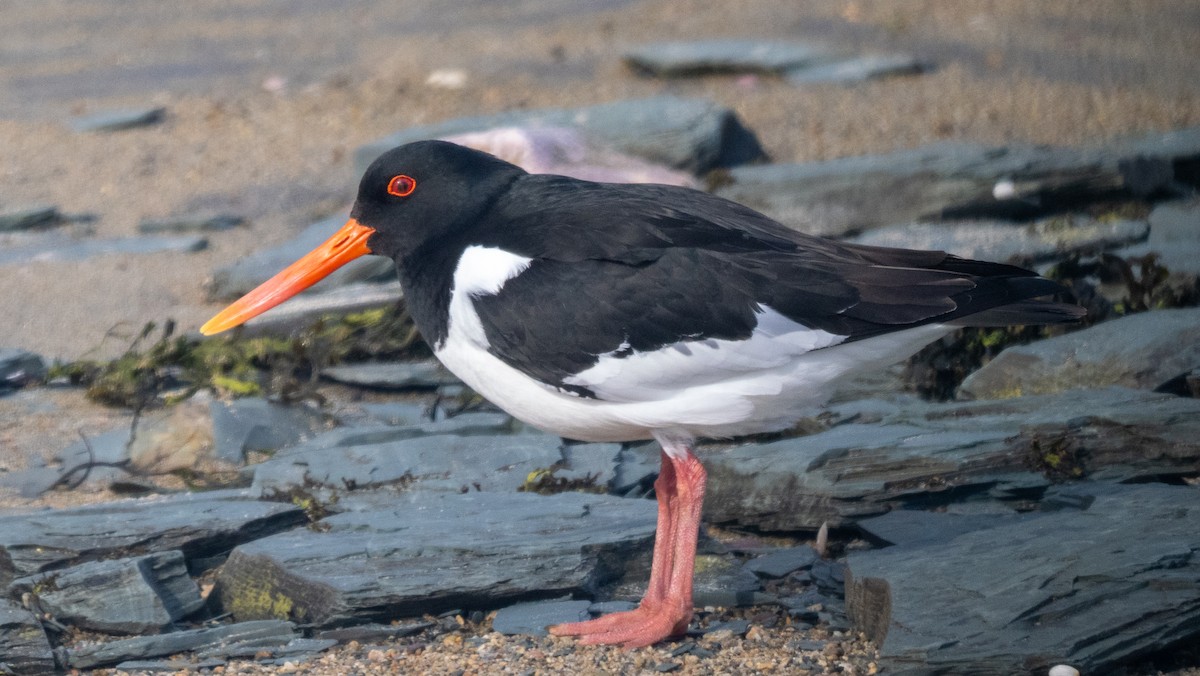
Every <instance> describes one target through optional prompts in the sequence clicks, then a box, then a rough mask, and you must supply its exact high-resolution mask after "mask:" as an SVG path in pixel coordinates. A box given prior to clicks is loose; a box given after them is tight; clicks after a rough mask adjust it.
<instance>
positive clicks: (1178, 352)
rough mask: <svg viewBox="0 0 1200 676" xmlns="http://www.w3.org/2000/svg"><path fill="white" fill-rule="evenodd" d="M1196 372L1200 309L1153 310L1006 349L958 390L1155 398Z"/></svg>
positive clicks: (966, 395)
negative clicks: (1136, 392) (1112, 390)
mask: <svg viewBox="0 0 1200 676" xmlns="http://www.w3.org/2000/svg"><path fill="white" fill-rule="evenodd" d="M1197 367H1200V308H1177V309H1170V310H1152V311H1150V312H1142V313H1138V314H1134V315H1128V316H1125V317H1121V318H1119V319H1114V320H1111V321H1107V322H1104V323H1102V324H1097V325H1095V326H1092V327H1090V328H1087V329H1084V330H1082V331H1075V332H1073V333H1068V334H1065V335H1061V336H1055V337H1054V338H1047V339H1045V340H1040V341H1037V342H1035V343H1030V344H1028V345H1018V346H1014V347H1010V348H1008V349H1006V350H1004V351H1003V352H1001V353H1000V354H999V355H998V356H997V357H996V358H995V359H993V360H992V361H990V362H988V363H987V365H985V366H984V367H983V368H981V369H979V370H978V371H976V372H975V373H972V374H971V375H970V376H968V377H967V379H966V380H964V381H963V383H962V385H961V386H959V389H958V396H959V398H962V399H1005V398H1010V397H1018V396H1023V395H1030V394H1048V393H1053V392H1061V391H1063V390H1069V389H1074V388H1101V387H1108V386H1112V385H1119V386H1122V387H1135V388H1141V389H1147V390H1152V389H1155V388H1157V387H1159V386H1160V385H1162V384H1163V383H1165V382H1167V381H1168V380H1170V379H1172V378H1175V377H1176V376H1178V375H1179V374H1181V373H1185V372H1187V371H1191V370H1193V369H1195V368H1197Z"/></svg>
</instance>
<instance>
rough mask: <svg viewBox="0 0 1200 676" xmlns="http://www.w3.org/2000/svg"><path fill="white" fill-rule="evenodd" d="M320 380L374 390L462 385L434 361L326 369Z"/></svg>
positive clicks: (439, 363) (358, 365)
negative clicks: (325, 379) (324, 379)
mask: <svg viewBox="0 0 1200 676" xmlns="http://www.w3.org/2000/svg"><path fill="white" fill-rule="evenodd" d="M321 377H323V378H327V379H329V380H332V381H334V382H337V383H342V384H343V385H356V386H358V387H367V388H371V389H378V390H410V389H437V388H438V387H440V386H442V385H454V384H459V383H461V382H462V381H460V380H459V379H458V378H457V377H456V376H455V375H454V374H453V373H450V372H449V371H447V370H446V367H444V366H442V363H441V362H439V361H438V360H436V359H427V360H424V361H390V362H360V363H357V364H345V365H341V366H329V367H326V368H324V369H322V370H321Z"/></svg>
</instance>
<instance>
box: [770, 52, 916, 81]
mask: <svg viewBox="0 0 1200 676" xmlns="http://www.w3.org/2000/svg"><path fill="white" fill-rule="evenodd" d="M926 69H927V66H926V65H925V64H924V63H922V62H921V61H920V60H919V59H917V57H915V56H913V55H912V54H864V55H862V56H855V57H852V58H848V59H837V60H835V61H829V62H824V63H816V64H811V65H808V66H802V67H799V68H789V69H787V72H786V73H784V76H785V77H786V78H787V80H788V82H790V83H792V84H797V85H804V84H825V83H833V84H855V83H858V82H865V81H867V80H877V79H879V78H884V77H890V76H896V75H915V74H917V73H921V72H924V71H925V70H926Z"/></svg>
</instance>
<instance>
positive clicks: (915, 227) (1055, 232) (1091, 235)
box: [850, 216, 1150, 262]
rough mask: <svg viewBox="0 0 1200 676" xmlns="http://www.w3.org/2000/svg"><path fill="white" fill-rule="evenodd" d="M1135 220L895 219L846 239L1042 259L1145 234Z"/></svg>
mask: <svg viewBox="0 0 1200 676" xmlns="http://www.w3.org/2000/svg"><path fill="white" fill-rule="evenodd" d="M1149 232H1150V225H1149V224H1148V223H1147V222H1146V221H1140V220H1096V219H1088V218H1067V217H1061V216H1059V217H1054V218H1051V219H1047V220H1041V221H1036V222H1034V223H1028V224H1017V223H1012V222H1011V221H966V222H955V223H900V224H896V225H889V226H885V227H882V228H876V229H873V230H870V231H868V232H865V233H863V234H862V235H860V236H858V237H854V238H851V239H850V241H852V242H854V243H856V244H866V245H868V246H885V247H895V248H907V249H932V250H937V251H946V252H949V253H952V254H954V255H956V256H962V257H964V258H975V259H981V260H990V261H1008V260H1014V259H1019V260H1027V261H1033V262H1046V261H1051V260H1056V259H1060V258H1063V257H1065V256H1068V255H1070V254H1072V253H1081V254H1098V253H1101V252H1103V251H1108V250H1112V249H1116V248H1118V247H1120V246H1122V245H1127V244H1129V243H1131V242H1138V241H1141V240H1144V239H1146V236H1147V235H1148V234H1149Z"/></svg>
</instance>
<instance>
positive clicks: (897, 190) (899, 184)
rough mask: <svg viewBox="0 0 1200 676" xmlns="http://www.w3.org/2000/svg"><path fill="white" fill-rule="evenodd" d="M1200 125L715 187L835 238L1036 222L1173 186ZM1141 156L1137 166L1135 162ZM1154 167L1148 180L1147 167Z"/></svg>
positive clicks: (916, 157)
mask: <svg viewBox="0 0 1200 676" xmlns="http://www.w3.org/2000/svg"><path fill="white" fill-rule="evenodd" d="M1197 158H1200V128H1197V129H1189V130H1182V131H1176V132H1167V133H1163V134H1151V135H1147V136H1142V137H1138V138H1135V139H1125V140H1121V141H1114V142H1113V143H1111V144H1109V145H1106V146H1100V147H1093V148H1058V147H1050V146H1032V145H1021V144H1012V145H1009V146H1005V147H990V146H984V145H980V144H971V143H959V142H941V143H934V144H930V145H926V146H921V147H918V148H914V149H910V150H901V151H897V152H893V153H887V154H881V155H863V156H858V157H846V158H838V159H833V160H826V161H821V162H806V163H799V164H771V165H760V166H746V167H735V168H733V169H731V170H730V171H729V173H728V179H729V181H728V183H727V184H726V185H723V186H722V187H720V188H718V189H717V191H716V193H717V194H718V195H720V196H721V197H726V198H728V199H732V200H734V201H735V202H740V203H742V204H745V205H747V206H750V207H752V208H754V209H758V210H759V211H762V212H763V213H765V214H767V215H768V216H771V217H772V218H775V219H776V220H778V221H780V222H782V223H783V224H785V225H787V226H789V227H791V228H795V229H797V230H801V231H804V232H809V233H812V234H817V235H826V236H841V235H845V234H847V233H853V232H856V231H862V230H868V229H871V228H876V227H880V226H883V225H889V224H893V223H905V222H917V221H932V220H938V219H943V218H953V219H972V218H974V219H994V218H1010V219H1011V218H1019V219H1027V218H1033V217H1036V216H1038V215H1040V214H1044V213H1047V212H1051V211H1054V210H1055V207H1056V205H1070V204H1078V203H1079V202H1080V201H1081V200H1087V199H1098V198H1103V197H1106V196H1128V195H1130V194H1131V193H1132V194H1149V193H1153V192H1155V191H1157V190H1162V189H1167V188H1169V187H1170V186H1171V185H1172V183H1173V181H1175V180H1176V179H1177V176H1176V172H1181V171H1184V169H1182V167H1184V166H1186V165H1187V164H1188V162H1193V161H1195V160H1196V159H1197ZM1133 159H1137V160H1139V161H1138V162H1131V160H1133ZM1147 164H1150V165H1154V166H1153V170H1152V171H1150V174H1151V175H1150V176H1147V175H1146V173H1145V172H1144V171H1143V169H1144V167H1145V166H1146V165H1147Z"/></svg>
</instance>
